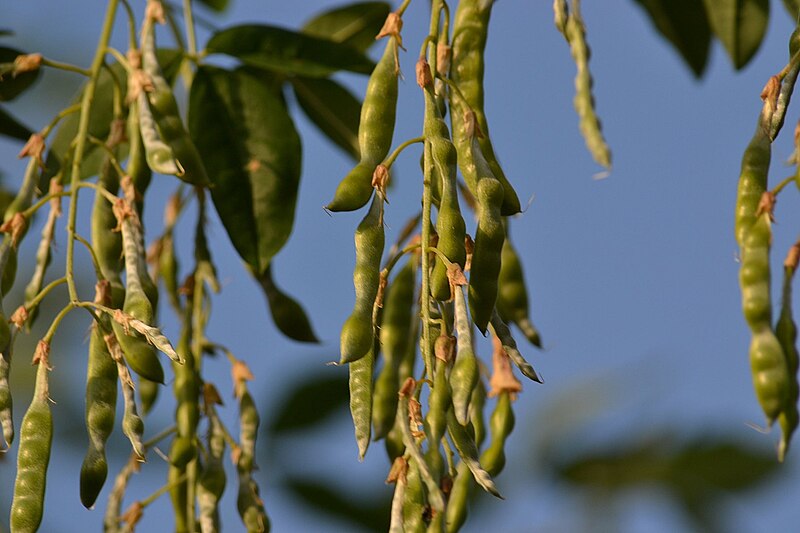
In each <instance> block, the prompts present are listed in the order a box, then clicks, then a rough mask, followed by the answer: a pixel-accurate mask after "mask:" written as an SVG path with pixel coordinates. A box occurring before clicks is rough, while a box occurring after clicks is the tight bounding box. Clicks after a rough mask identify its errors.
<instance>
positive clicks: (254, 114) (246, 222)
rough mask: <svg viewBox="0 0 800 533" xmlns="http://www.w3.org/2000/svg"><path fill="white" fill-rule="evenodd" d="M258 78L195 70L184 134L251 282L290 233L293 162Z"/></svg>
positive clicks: (286, 122)
mask: <svg viewBox="0 0 800 533" xmlns="http://www.w3.org/2000/svg"><path fill="white" fill-rule="evenodd" d="M260 74H262V73H260V72H259V71H256V72H253V71H251V70H247V69H241V68H240V69H237V70H235V71H228V70H223V69H219V68H214V67H201V68H199V69H198V70H197V73H196V75H195V78H194V82H193V83H192V90H191V94H190V97H189V133H190V135H191V136H192V140H193V141H194V143H195V144H196V145H197V148H198V150H199V151H200V153H201V154H203V157H204V163H205V165H206V169H207V170H208V175H209V177H210V178H211V198H212V199H213V201H214V206H215V207H216V209H217V213H219V217H220V219H221V220H222V224H223V225H224V226H225V229H226V231H227V232H228V236H229V237H230V239H231V242H232V243H233V246H234V248H236V251H237V252H238V253H239V255H240V256H241V257H242V259H243V260H244V261H245V263H247V264H248V265H249V266H250V268H251V269H252V271H253V272H254V274H255V275H256V277H258V278H260V277H261V276H262V275H264V273H265V272H266V270H267V267H268V266H269V263H270V260H271V259H272V256H274V255H275V254H276V253H277V252H278V250H280V249H281V247H282V246H283V245H284V244H285V243H286V240H287V239H288V238H289V234H290V233H291V232H292V225H293V222H294V211H295V203H296V201H297V187H298V183H299V181H300V164H301V147H300V136H299V135H298V134H297V131H296V129H295V127H294V123H293V122H292V119H291V117H289V114H288V112H287V111H286V107H285V106H284V104H283V102H282V100H281V98H280V96H279V95H278V94H276V93H275V92H274V89H272V85H271V82H270V81H269V80H265V79H264V77H263V76H262V75H260Z"/></svg>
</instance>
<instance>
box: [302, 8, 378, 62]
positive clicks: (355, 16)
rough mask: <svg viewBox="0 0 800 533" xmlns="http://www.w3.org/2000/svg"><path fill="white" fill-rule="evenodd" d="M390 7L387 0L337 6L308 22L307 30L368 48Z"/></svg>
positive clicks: (305, 26)
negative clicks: (384, 0) (385, 0)
mask: <svg viewBox="0 0 800 533" xmlns="http://www.w3.org/2000/svg"><path fill="white" fill-rule="evenodd" d="M390 10H391V6H390V5H389V4H388V3H386V2H358V3H355V4H349V5H346V6H343V7H336V8H333V9H331V10H330V11H325V12H323V13H320V14H319V15H317V16H316V17H314V18H312V19H311V20H309V21H308V22H306V23H305V25H304V26H303V33H305V34H307V35H313V36H314V37H322V38H324V39H330V40H331V41H335V42H337V43H343V44H347V45H349V46H352V47H353V48H355V49H356V50H358V51H360V52H365V51H366V50H367V49H368V48H369V47H370V46H371V45H372V44H373V43H374V42H375V36H376V35H378V32H380V30H381V28H382V27H383V23H384V21H385V20H386V17H387V16H388V15H389V11H390Z"/></svg>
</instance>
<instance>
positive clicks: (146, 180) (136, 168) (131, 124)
mask: <svg viewBox="0 0 800 533" xmlns="http://www.w3.org/2000/svg"><path fill="white" fill-rule="evenodd" d="M137 105H138V104H137V102H136V101H134V102H132V103H131V105H130V107H129V108H128V146H129V148H128V165H127V167H125V173H126V174H127V175H128V176H130V177H131V180H132V181H133V186H134V188H135V189H136V191H137V192H138V193H139V195H140V196H141V197H140V198H137V200H136V208H137V210H138V212H139V217H140V218H141V216H142V208H143V199H142V198H143V197H144V193H145V191H147V188H148V187H149V186H150V180H151V179H152V177H153V172H152V171H151V170H150V167H149V166H148V164H147V152H146V151H145V148H144V142H143V141H142V132H141V129H140V128H139V113H138V111H137V109H136V106H137Z"/></svg>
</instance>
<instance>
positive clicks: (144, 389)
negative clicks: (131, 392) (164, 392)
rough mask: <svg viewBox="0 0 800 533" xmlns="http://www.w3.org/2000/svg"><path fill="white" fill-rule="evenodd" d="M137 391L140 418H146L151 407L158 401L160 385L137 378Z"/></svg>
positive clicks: (140, 377)
mask: <svg viewBox="0 0 800 533" xmlns="http://www.w3.org/2000/svg"><path fill="white" fill-rule="evenodd" d="M137 390H138V391H139V405H141V407H142V416H146V415H147V414H148V413H150V411H151V410H152V409H153V405H154V404H155V403H156V400H157V399H158V392H159V390H161V384H160V383H157V382H155V381H150V380H149V379H147V378H143V377H142V376H139V386H138V387H137Z"/></svg>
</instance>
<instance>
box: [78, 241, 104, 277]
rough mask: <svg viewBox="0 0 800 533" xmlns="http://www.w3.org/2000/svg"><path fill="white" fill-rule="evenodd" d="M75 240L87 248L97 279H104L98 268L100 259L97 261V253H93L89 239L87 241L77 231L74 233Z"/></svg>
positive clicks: (101, 271)
mask: <svg viewBox="0 0 800 533" xmlns="http://www.w3.org/2000/svg"><path fill="white" fill-rule="evenodd" d="M75 240H77V241H78V242H79V243H81V244H82V245H84V246H85V247H86V249H87V250H89V254H90V255H91V256H92V264H93V265H94V273H95V274H96V275H97V279H98V280H101V279H105V278H103V270H102V269H101V268H100V261H98V259H97V254H96V253H95V251H94V248H93V247H92V245H91V244H89V241H87V240H86V239H84V238H83V237H81V236H80V235H78V234H77V233H76V234H75Z"/></svg>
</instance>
